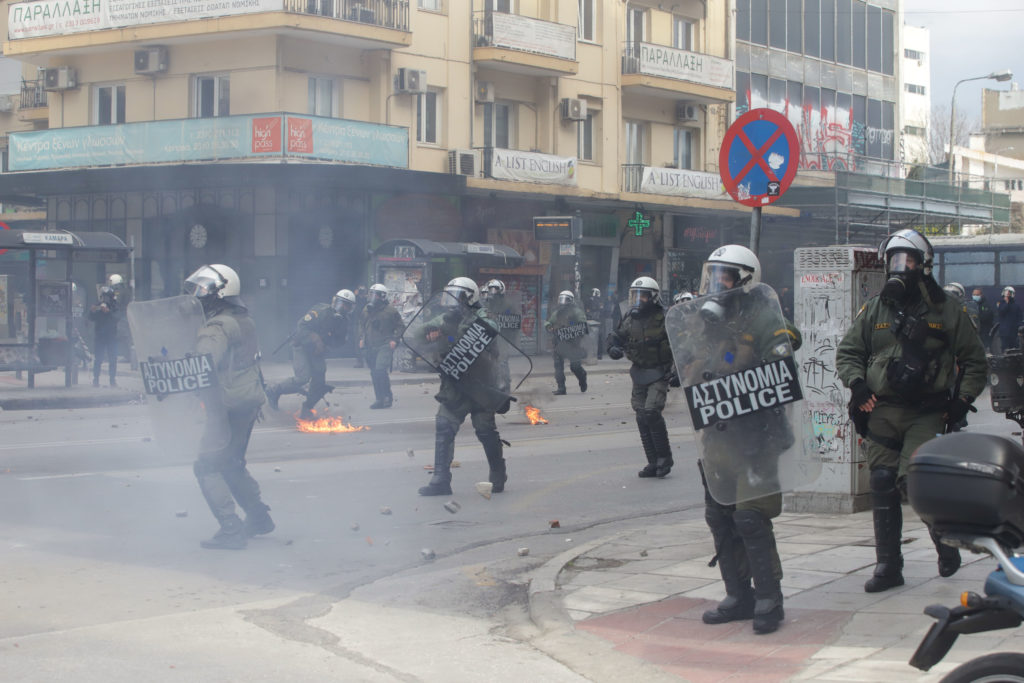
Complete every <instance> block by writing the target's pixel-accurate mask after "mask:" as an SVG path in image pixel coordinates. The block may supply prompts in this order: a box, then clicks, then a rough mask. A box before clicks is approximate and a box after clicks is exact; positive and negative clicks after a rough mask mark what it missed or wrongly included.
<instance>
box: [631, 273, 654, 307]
mask: <svg viewBox="0 0 1024 683" xmlns="http://www.w3.org/2000/svg"><path fill="white" fill-rule="evenodd" d="M660 300H661V287H659V286H658V282H657V280H655V279H654V278H653V277H647V276H646V275H643V276H641V277H638V278H637V279H635V280H633V283H632V284H631V285H630V286H629V307H630V308H631V309H633V310H634V311H641V310H645V309H647V308H649V307H651V306H656V305H658V304H659V303H660Z"/></svg>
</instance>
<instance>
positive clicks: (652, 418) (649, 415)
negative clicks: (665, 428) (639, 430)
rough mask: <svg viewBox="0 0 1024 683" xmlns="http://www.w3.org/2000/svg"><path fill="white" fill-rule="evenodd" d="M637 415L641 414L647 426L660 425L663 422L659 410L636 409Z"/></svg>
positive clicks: (663, 419)
mask: <svg viewBox="0 0 1024 683" xmlns="http://www.w3.org/2000/svg"><path fill="white" fill-rule="evenodd" d="M636 414H637V415H641V414H643V416H644V422H645V423H647V425H648V426H649V427H652V428H654V427H660V426H662V425H664V424H665V418H664V417H662V416H661V412H660V411H657V410H638V411H636Z"/></svg>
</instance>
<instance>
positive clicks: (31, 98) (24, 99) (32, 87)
mask: <svg viewBox="0 0 1024 683" xmlns="http://www.w3.org/2000/svg"><path fill="white" fill-rule="evenodd" d="M45 106H47V105H46V91H45V90H43V81H42V80H38V81H22V82H21V105H20V107H21V108H22V109H38V108H39V107H45Z"/></svg>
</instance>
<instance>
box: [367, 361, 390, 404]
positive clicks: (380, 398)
mask: <svg viewBox="0 0 1024 683" xmlns="http://www.w3.org/2000/svg"><path fill="white" fill-rule="evenodd" d="M370 381H372V382H373V397H374V399H375V400H374V402H373V403H371V404H370V409H371V410H380V409H381V408H384V407H386V406H385V405H384V397H385V396H386V395H387V394H386V393H385V391H384V387H383V386H382V385H381V381H380V371H379V370H370Z"/></svg>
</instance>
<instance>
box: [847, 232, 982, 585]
mask: <svg viewBox="0 0 1024 683" xmlns="http://www.w3.org/2000/svg"><path fill="white" fill-rule="evenodd" d="M878 255H879V259H880V260H883V261H884V263H885V271H886V278H887V279H886V283H885V286H884V287H883V288H882V291H881V293H880V294H879V295H878V296H875V297H873V298H871V299H870V300H869V301H868V302H867V303H866V304H864V306H863V307H862V308H861V310H860V312H859V313H858V314H857V317H856V318H855V319H854V321H853V325H852V326H851V327H850V329H849V331H847V333H846V335H845V336H844V337H843V340H842V342H840V344H839V348H838V349H837V351H836V371H837V373H838V375H839V378H840V379H841V380H842V381H843V384H844V385H846V386H847V387H848V388H849V389H850V393H851V399H850V405H849V409H850V417H851V418H852V420H853V423H854V425H855V426H856V428H857V431H858V433H860V434H861V436H866V438H867V456H868V465H869V467H870V469H871V475H870V485H871V499H872V510H873V515H874V526H875V555H876V558H877V561H878V563H877V565H876V566H875V571H874V575H873V576H872V577H871V578H870V579H868V581H867V583H865V584H864V590H865V591H867V592H868V593H877V592H879V591H884V590H888V589H889V588H893V587H895V586H901V585H903V555H902V553H901V552H900V537H901V534H902V530H903V511H902V508H901V502H902V498H903V494H905V482H906V480H905V476H906V470H907V464H908V461H909V460H910V456H911V454H912V453H913V452H914V451H915V450H916V449H917V448H918V446H920V445H921V444H922V443H924V442H925V441H927V440H928V439H931V438H932V437H933V436H935V435H936V434H941V433H942V432H944V431H945V430H946V427H947V426H948V425H952V424H956V423H957V422H959V421H960V420H961V419H963V418H964V417H966V416H967V413H968V411H971V410H973V409H974V408H973V407H972V406H971V404H972V403H973V402H974V399H975V398H977V396H978V394H979V393H981V391H982V390H983V389H984V388H985V376H986V372H987V370H986V361H985V349H984V347H983V346H982V344H981V341H980V340H979V339H978V335H977V333H976V332H975V329H974V325H973V324H972V323H971V320H970V317H969V316H968V315H967V313H966V311H965V310H964V307H963V304H961V303H960V302H958V301H951V300H949V299H948V298H947V296H946V295H945V293H944V292H943V291H942V289H941V288H940V287H939V285H938V283H937V282H936V281H935V279H934V278H933V277H932V258H933V253H932V245H931V244H930V243H929V242H928V240H927V239H925V237H924V236H923V235H921V234H920V233H919V232H917V231H916V230H909V229H906V230H900V231H898V232H895V233H893V234H892V235H890V236H889V237H888V238H886V239H885V240H883V242H882V244H881V246H880V247H879V254H878ZM958 366H959V368H960V370H959V372H960V373H962V375H961V376H960V378H959V379H958V370H957V367H958ZM932 538H933V540H934V541H935V547H936V549H937V550H938V554H939V575H940V576H952V575H953V574H954V573H956V571H957V569H959V567H960V553H959V552H958V551H957V550H956V549H955V548H951V547H949V546H946V545H944V544H941V543H939V542H938V540H937V539H936V538H935V536H934V534H933V535H932Z"/></svg>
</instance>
